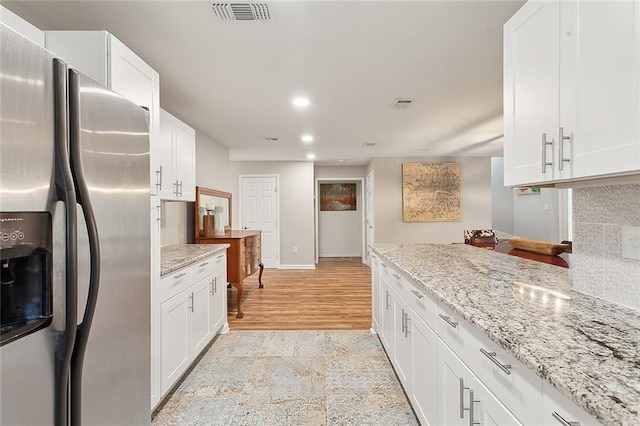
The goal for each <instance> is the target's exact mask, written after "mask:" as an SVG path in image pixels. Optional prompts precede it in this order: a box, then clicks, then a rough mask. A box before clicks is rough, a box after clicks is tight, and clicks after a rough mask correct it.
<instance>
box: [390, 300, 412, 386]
mask: <svg viewBox="0 0 640 426" xmlns="http://www.w3.org/2000/svg"><path fill="white" fill-rule="evenodd" d="M394 303H395V305H396V306H395V333H394V334H395V338H394V357H393V360H394V361H395V362H394V366H395V367H396V373H397V374H398V377H399V378H400V381H401V382H402V384H403V385H404V386H405V389H410V386H408V385H409V382H410V381H411V379H412V373H413V372H412V369H411V322H412V321H411V315H410V308H409V306H408V305H407V303H406V302H405V301H404V300H403V299H402V298H401V297H399V296H398V294H397V293H396V295H395V299H394Z"/></svg>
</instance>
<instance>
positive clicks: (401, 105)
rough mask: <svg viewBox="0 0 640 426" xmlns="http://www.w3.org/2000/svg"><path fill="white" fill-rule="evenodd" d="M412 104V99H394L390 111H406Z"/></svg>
mask: <svg viewBox="0 0 640 426" xmlns="http://www.w3.org/2000/svg"><path fill="white" fill-rule="evenodd" d="M412 104H413V99H407V98H401V99H394V101H393V103H392V104H391V109H407V108H409V107H410V106H411V105H412Z"/></svg>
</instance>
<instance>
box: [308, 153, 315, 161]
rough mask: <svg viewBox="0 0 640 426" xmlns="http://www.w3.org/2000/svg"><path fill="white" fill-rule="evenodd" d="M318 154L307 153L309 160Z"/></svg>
mask: <svg viewBox="0 0 640 426" xmlns="http://www.w3.org/2000/svg"><path fill="white" fill-rule="evenodd" d="M315 158H316V155H315V154H307V160H315Z"/></svg>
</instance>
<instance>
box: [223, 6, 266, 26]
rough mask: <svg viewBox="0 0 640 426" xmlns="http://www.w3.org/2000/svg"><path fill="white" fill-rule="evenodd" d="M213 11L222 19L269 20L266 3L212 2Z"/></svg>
mask: <svg viewBox="0 0 640 426" xmlns="http://www.w3.org/2000/svg"><path fill="white" fill-rule="evenodd" d="M211 9H212V10H213V13H215V14H216V16H217V17H218V18H220V19H221V20H222V21H267V22H268V21H271V20H272V19H271V11H270V10H269V5H268V4H266V3H213V4H212V6H211Z"/></svg>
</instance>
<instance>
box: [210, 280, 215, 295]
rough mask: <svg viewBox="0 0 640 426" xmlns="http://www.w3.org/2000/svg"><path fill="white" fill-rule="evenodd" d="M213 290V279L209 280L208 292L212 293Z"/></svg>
mask: <svg viewBox="0 0 640 426" xmlns="http://www.w3.org/2000/svg"><path fill="white" fill-rule="evenodd" d="M214 292H215V289H214V287H213V280H211V281H209V294H211V295H213V294H214Z"/></svg>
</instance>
